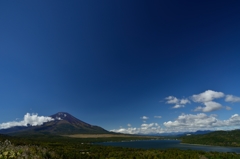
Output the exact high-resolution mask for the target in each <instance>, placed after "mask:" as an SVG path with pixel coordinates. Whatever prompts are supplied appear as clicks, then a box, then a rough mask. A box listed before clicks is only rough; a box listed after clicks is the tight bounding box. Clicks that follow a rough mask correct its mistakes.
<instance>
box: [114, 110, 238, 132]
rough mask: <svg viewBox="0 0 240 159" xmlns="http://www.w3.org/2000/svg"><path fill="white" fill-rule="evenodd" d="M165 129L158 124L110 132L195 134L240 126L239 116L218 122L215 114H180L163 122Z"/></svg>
mask: <svg viewBox="0 0 240 159" xmlns="http://www.w3.org/2000/svg"><path fill="white" fill-rule="evenodd" d="M163 125H164V126H165V128H162V127H160V125H159V124H158V123H150V124H147V123H143V124H141V125H140V127H139V128H136V127H135V128H133V127H128V128H122V127H121V128H120V129H113V130H110V131H113V132H120V133H128V134H156V133H160V134H161V133H169V132H195V131H197V130H229V129H231V128H232V129H233V128H236V127H237V126H240V115H238V114H234V115H232V116H231V117H230V118H229V119H227V120H219V119H218V118H217V115H216V114H211V115H207V114H205V113H199V114H181V115H179V116H178V117H177V119H176V120H174V121H167V122H164V123H163Z"/></svg>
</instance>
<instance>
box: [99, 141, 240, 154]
mask: <svg viewBox="0 0 240 159" xmlns="http://www.w3.org/2000/svg"><path fill="white" fill-rule="evenodd" d="M98 144H100V145H105V146H117V147H129V148H142V149H170V148H178V149H182V150H188V149H191V150H201V151H217V152H236V153H240V148H237V147H221V146H207V145H193V144H183V143H181V141H179V140H144V141H123V142H103V143H98Z"/></svg>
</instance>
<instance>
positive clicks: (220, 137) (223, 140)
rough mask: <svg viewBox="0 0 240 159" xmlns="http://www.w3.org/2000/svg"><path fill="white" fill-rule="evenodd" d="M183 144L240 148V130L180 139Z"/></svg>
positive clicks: (215, 132)
mask: <svg viewBox="0 0 240 159" xmlns="http://www.w3.org/2000/svg"><path fill="white" fill-rule="evenodd" d="M180 139H181V140H182V142H183V143H190V144H204V145H215V146H234V147H240V130H232V131H214V132H211V133H208V134H204V135H191V136H184V137H181V138H180Z"/></svg>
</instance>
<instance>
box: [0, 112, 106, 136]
mask: <svg viewBox="0 0 240 159" xmlns="http://www.w3.org/2000/svg"><path fill="white" fill-rule="evenodd" d="M50 117H52V118H53V119H54V120H53V121H50V122H46V123H44V124H43V125H40V126H27V127H25V126H18V127H12V128H9V129H2V130H0V133H2V134H26V133H27V134H39V133H40V134H56V135H67V134H79V133H83V134H103V133H110V132H109V131H107V130H105V129H103V128H101V127H99V126H94V125H91V124H88V123H86V122H83V121H81V120H79V119H77V118H75V117H74V116H72V115H71V114H69V113H66V112H59V113H56V114H54V115H51V116H50Z"/></svg>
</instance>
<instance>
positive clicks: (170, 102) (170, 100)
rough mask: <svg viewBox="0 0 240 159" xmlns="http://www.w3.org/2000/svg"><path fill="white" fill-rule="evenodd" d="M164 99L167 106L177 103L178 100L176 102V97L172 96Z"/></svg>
mask: <svg viewBox="0 0 240 159" xmlns="http://www.w3.org/2000/svg"><path fill="white" fill-rule="evenodd" d="M165 99H166V100H167V102H166V103H168V104H177V103H178V101H179V100H178V99H177V98H176V97H174V96H169V97H166V98H165Z"/></svg>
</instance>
